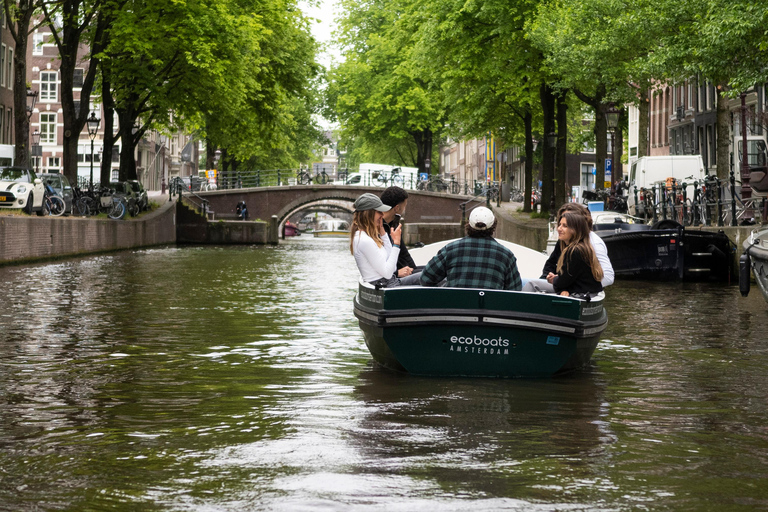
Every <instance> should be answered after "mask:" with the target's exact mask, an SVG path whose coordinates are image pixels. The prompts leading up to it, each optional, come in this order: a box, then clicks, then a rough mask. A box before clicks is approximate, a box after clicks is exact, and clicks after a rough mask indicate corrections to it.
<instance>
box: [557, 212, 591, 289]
mask: <svg viewBox="0 0 768 512" xmlns="http://www.w3.org/2000/svg"><path fill="white" fill-rule="evenodd" d="M589 232H590V229H589V223H588V222H587V219H586V218H585V217H584V216H583V215H580V214H578V213H574V212H564V213H563V215H562V217H560V222H559V224H558V225H557V239H558V241H559V242H562V244H563V249H562V253H561V254H560V258H559V259H558V261H557V274H555V273H553V272H550V273H549V274H547V282H549V283H550V284H551V285H552V286H553V287H554V289H555V293H558V294H560V295H565V296H568V295H588V294H593V293H600V291H602V289H603V286H602V284H600V281H601V280H602V279H603V269H602V267H601V266H600V262H598V261H597V256H596V255H595V250H594V249H593V248H592V244H591V243H590V242H589Z"/></svg>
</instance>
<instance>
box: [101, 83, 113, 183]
mask: <svg viewBox="0 0 768 512" xmlns="http://www.w3.org/2000/svg"><path fill="white" fill-rule="evenodd" d="M101 98H102V106H103V109H102V116H103V117H104V119H102V121H101V122H102V125H103V128H104V130H103V148H104V150H103V152H102V153H101V162H100V168H99V171H100V172H99V180H100V182H101V183H109V182H110V181H111V179H112V148H113V146H114V145H115V127H114V124H115V121H114V118H115V102H114V100H113V98H112V90H111V83H110V80H109V73H107V72H106V71H104V70H103V69H102V78H101Z"/></svg>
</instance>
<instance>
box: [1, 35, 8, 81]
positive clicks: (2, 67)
mask: <svg viewBox="0 0 768 512" xmlns="http://www.w3.org/2000/svg"><path fill="white" fill-rule="evenodd" d="M7 51H8V48H7V47H6V46H5V45H2V46H0V85H1V86H3V87H5V54H6V53H7Z"/></svg>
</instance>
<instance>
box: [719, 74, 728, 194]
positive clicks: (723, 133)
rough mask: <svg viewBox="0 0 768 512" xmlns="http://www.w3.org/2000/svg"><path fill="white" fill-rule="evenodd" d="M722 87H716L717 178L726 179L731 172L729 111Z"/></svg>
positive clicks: (723, 87)
mask: <svg viewBox="0 0 768 512" xmlns="http://www.w3.org/2000/svg"><path fill="white" fill-rule="evenodd" d="M725 90H726V88H725V86H724V85H722V86H721V85H718V86H717V177H718V178H720V179H722V180H724V179H727V178H728V177H729V175H730V172H731V163H730V146H731V144H730V143H731V111H730V109H729V108H728V98H726V97H725V95H724V92H725Z"/></svg>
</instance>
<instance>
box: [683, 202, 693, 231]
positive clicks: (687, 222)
mask: <svg viewBox="0 0 768 512" xmlns="http://www.w3.org/2000/svg"><path fill="white" fill-rule="evenodd" d="M681 207H682V209H683V225H684V226H692V225H693V220H694V219H693V218H694V212H693V203H692V202H691V200H690V199H686V200H685V202H684V203H683V204H682V205H681Z"/></svg>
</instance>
